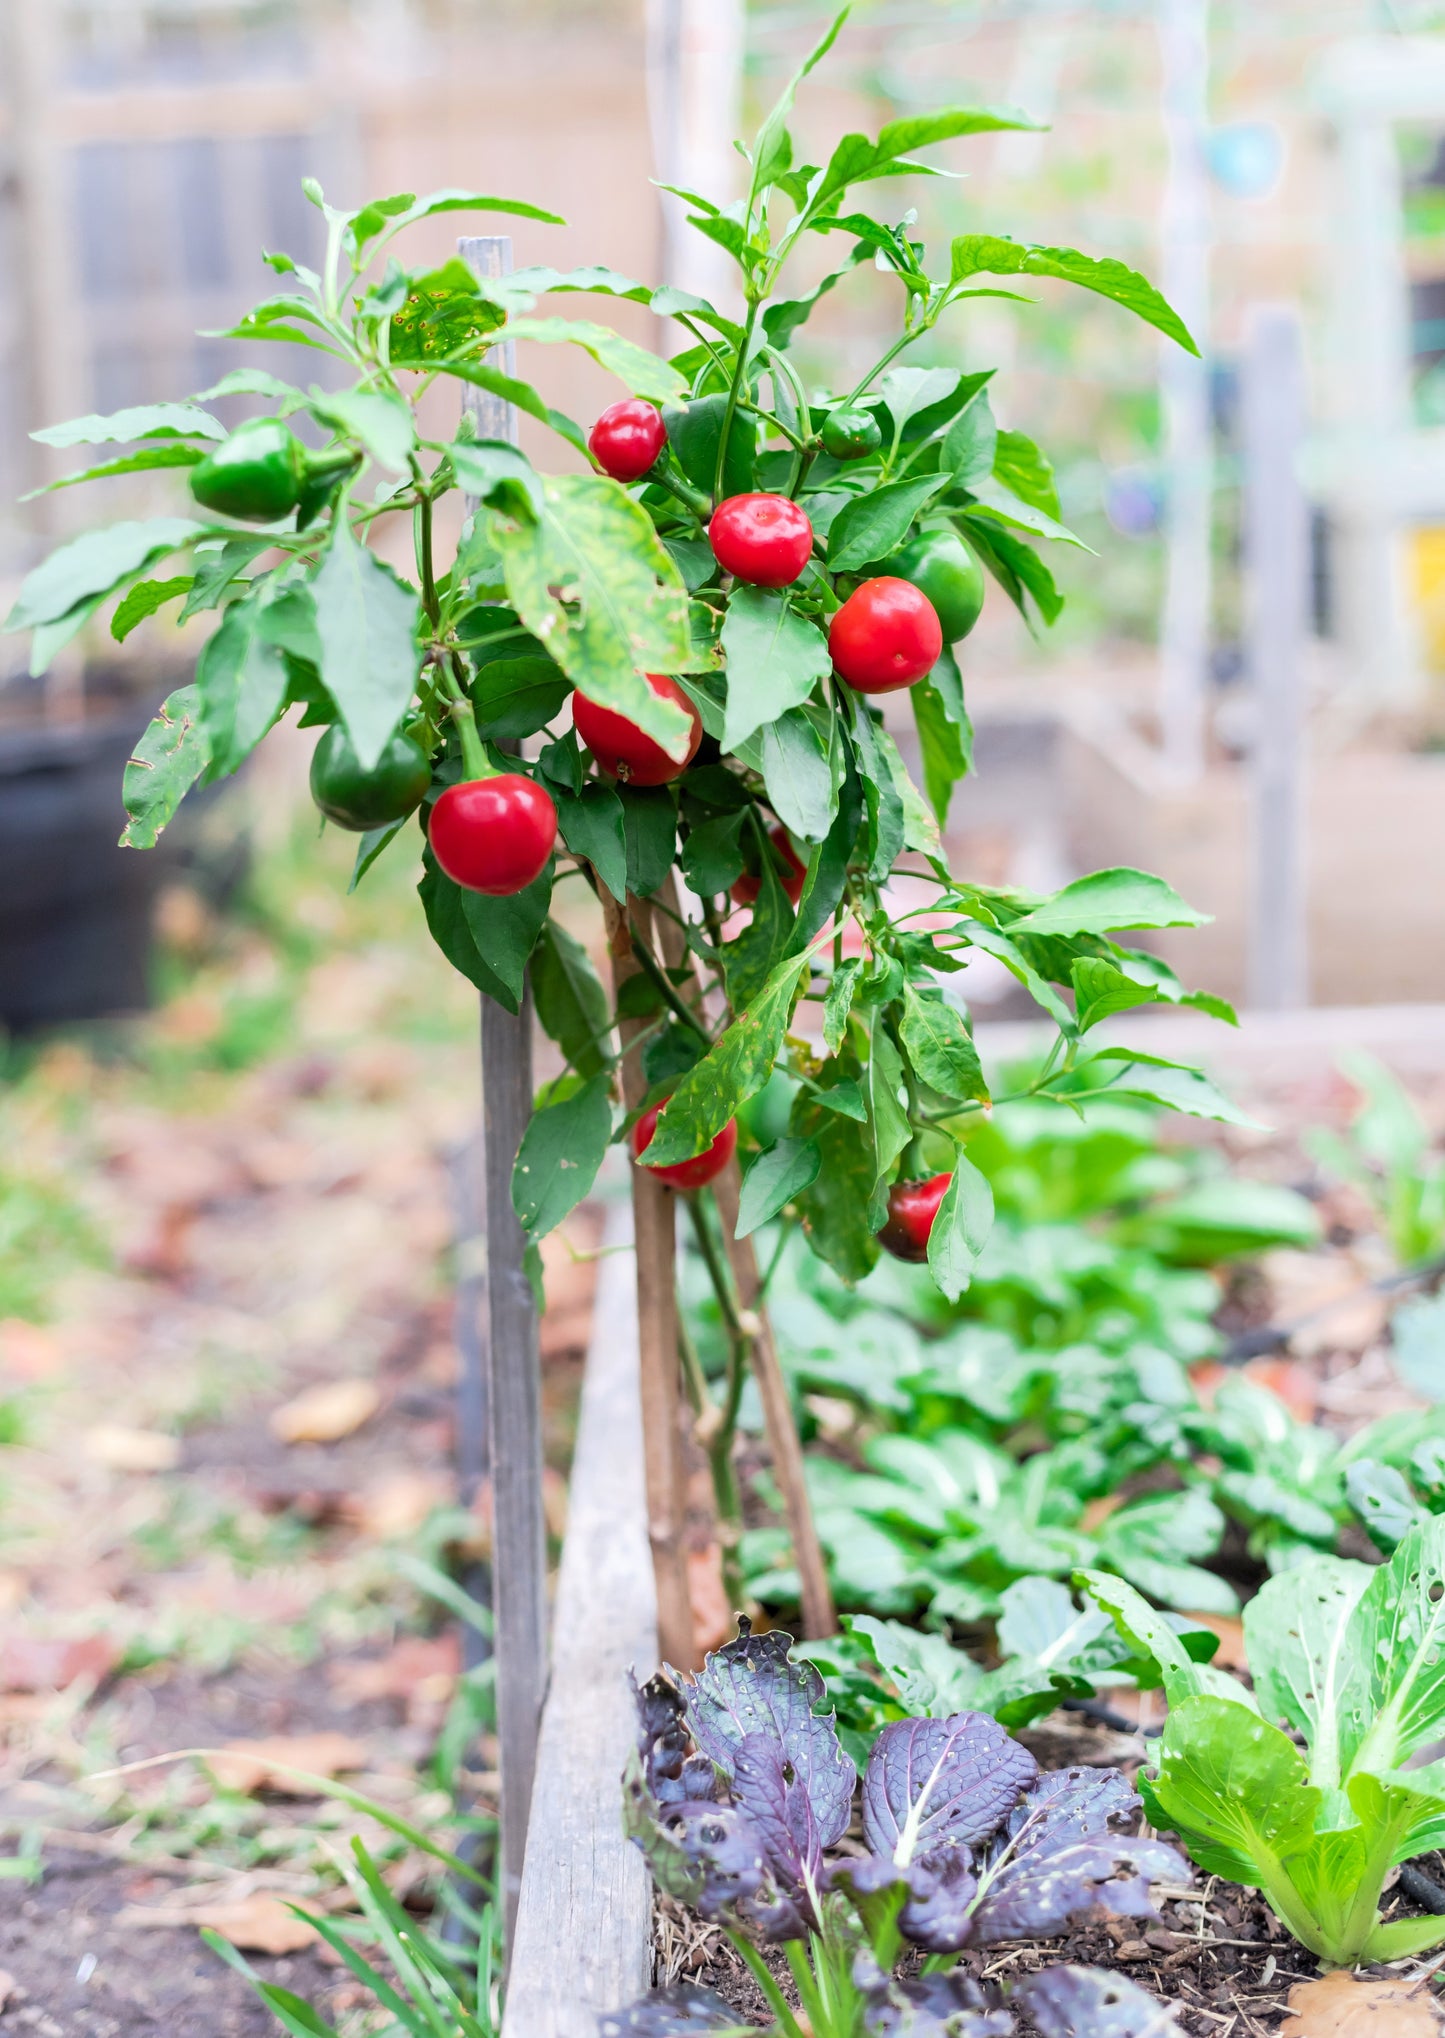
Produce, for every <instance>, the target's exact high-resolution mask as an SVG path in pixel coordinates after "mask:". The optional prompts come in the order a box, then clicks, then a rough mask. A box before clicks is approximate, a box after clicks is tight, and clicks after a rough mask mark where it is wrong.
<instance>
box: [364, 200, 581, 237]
mask: <svg viewBox="0 0 1445 2038" xmlns="http://www.w3.org/2000/svg"><path fill="white" fill-rule="evenodd" d="M439 212H505V213H510V214H512V215H513V216H514V217H516V218H519V219H536V220H540V221H541V222H542V223H543V225H544V226H561V225H562V223H563V222H562V220H561V219H560V218H559V217H558V215H557V214H556V213H555V212H544V211H543V210H542V209H541V207H540V206H537V205H527V204H525V203H524V202H523V201H522V200H521V199H519V198H492V197H487V196H484V195H483V194H482V193H481V192H478V191H456V190H450V189H448V190H445V191H432V192H430V193H429V194H428V195H427V196H426V197H425V198H416V197H414V196H413V195H412V193H411V192H410V191H403V192H400V193H399V194H398V195H397V196H396V197H395V198H378V199H376V200H375V201H374V203H372V204H371V205H364V206H363V207H362V208H361V210H360V212H357V213H354V214H353V215H352V217H351V220H350V221H349V223H348V225H347V230H346V237H347V239H348V241H349V242H350V243H351V245H352V246H353V247H354V248H356V249H357V251H358V252H360V251H362V250H364V249H365V248H366V247H367V245H368V244H369V243H370V242H371V241H373V240H375V238H376V236H377V235H378V234H379V233H381V232H382V231H383V230H384V229H388V230H389V231H388V233H387V238H388V239H389V238H390V236H391V234H392V233H399V232H400V231H401V229H402V228H403V227H408V226H414V225H415V224H416V222H417V221H418V220H419V219H431V218H433V217H434V216H435V215H436V214H437V213H439Z"/></svg>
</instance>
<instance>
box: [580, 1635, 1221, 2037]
mask: <svg viewBox="0 0 1445 2038" xmlns="http://www.w3.org/2000/svg"><path fill="white" fill-rule="evenodd" d="M791 1648H792V1641H791V1638H790V1637H789V1636H787V1635H784V1634H779V1633H776V1632H775V1633H770V1634H766V1635H757V1636H755V1635H754V1634H753V1633H752V1630H751V1624H750V1623H749V1622H748V1621H746V1620H740V1621H739V1623H738V1633H737V1637H736V1639H735V1640H734V1641H731V1642H729V1643H727V1645H726V1646H725V1647H724V1648H721V1649H719V1650H717V1651H716V1653H715V1654H713V1655H711V1656H709V1657H708V1658H707V1661H706V1663H705V1664H704V1666H703V1668H702V1670H701V1671H700V1672H698V1673H697V1674H696V1675H695V1676H686V1675H679V1674H678V1673H677V1672H675V1671H671V1670H669V1671H666V1672H663V1673H659V1674H658V1675H657V1676H655V1677H652V1678H650V1679H649V1680H648V1682H647V1683H646V1684H644V1685H641V1686H640V1687H638V1691H637V1704H638V1720H639V1731H638V1743H637V1748H636V1751H635V1753H634V1754H633V1755H632V1757H631V1758H630V1760H629V1762H628V1766H627V1770H626V1774H625V1776H624V1779H623V1788H624V1794H625V1810H624V1822H625V1825H626V1830H627V1832H628V1833H629V1835H630V1836H631V1838H632V1839H633V1840H635V1841H636V1843H637V1844H638V1846H640V1847H641V1848H642V1850H643V1852H644V1853H645V1854H646V1855H647V1858H648V1861H649V1863H650V1864H651V1867H652V1872H653V1876H654V1879H655V1880H656V1882H657V1883H658V1886H659V1887H660V1888H662V1889H664V1890H666V1891H667V1892H668V1893H669V1894H670V1895H672V1896H674V1897H676V1898H678V1899H679V1900H680V1901H682V1902H684V1903H687V1904H690V1905H692V1906H693V1907H694V1908H695V1909H696V1910H697V1911H698V1913H699V1914H700V1915H701V1916H702V1917H703V1918H705V1919H707V1920H709V1921H710V1922H712V1923H716V1924H719V1925H721V1926H722V1927H723V1929H724V1930H725V1931H726V1932H727V1934H728V1936H729V1938H730V1939H731V1941H732V1943H733V1945H734V1946H735V1947H736V1948H737V1950H738V1952H739V1954H740V1955H741V1956H742V1958H743V1960H744V1961H745V1962H746V1963H747V1965H748V1967H749V1968H750V1969H751V1971H752V1973H753V1976H754V1978H755V1979H756V1981H757V1983H758V1986H759V1988H760V1989H761V1990H762V1992H763V1994H764V1996H765V1997H766V1999H767V2001H768V2004H769V2007H770V2009H771V2010H772V2013H773V2016H774V2019H775V2022H774V2024H773V2025H772V2027H771V2028H772V2030H773V2031H774V2033H775V2034H777V2038H804V2034H805V2032H811V2034H812V2038H854V2034H856V2033H859V2032H862V2033H866V2034H867V2038H935V2034H936V2038H1006V2034H1008V2033H1010V2032H1012V2031H1013V2030H1014V2017H1013V2012H1012V2010H1011V2009H1010V2008H1009V2007H1008V2006H1007V2005H1005V2004H1004V2003H1002V2002H1001V2001H1000V2000H999V1999H998V1997H997V1994H996V1993H995V1994H994V1996H993V1997H990V1996H988V1995H986V1994H984V1993H983V1992H981V1991H980V1989H979V1987H978V1985H977V1984H976V1983H974V1982H973V1981H972V1980H970V1979H969V1978H968V1977H967V1976H965V1975H962V1974H960V1973H958V1972H957V1971H956V1970H954V1969H952V1968H951V1967H949V1966H948V1964H947V1962H948V1958H949V1956H951V1955H956V1954H957V1953H959V1952H960V1951H961V1950H962V1949H963V1948H964V1947H965V1946H986V1945H995V1944H999V1943H1003V1942H1007V1941H1010V1940H1018V1939H1046V1938H1051V1937H1054V1936H1056V1935H1058V1934H1061V1933H1064V1932H1068V1931H1074V1930H1077V1929H1078V1928H1079V1927H1081V1926H1085V1925H1090V1924H1093V1923H1095V1922H1097V1921H1098V1920H1100V1919H1103V1918H1107V1917H1111V1916H1119V1917H1129V1918H1138V1917H1152V1916H1153V1915H1154V1909H1153V1904H1152V1901H1151V1897H1150V1882H1151V1880H1152V1879H1159V1878H1168V1879H1170V1880H1176V1881H1177V1880H1180V1879H1187V1877H1188V1873H1189V1871H1188V1868H1187V1865H1186V1863H1185V1862H1184V1860H1183V1859H1182V1857H1181V1856H1180V1855H1179V1854H1177V1853H1176V1852H1175V1851H1174V1849H1173V1848H1172V1847H1168V1846H1165V1845H1164V1844H1163V1842H1161V1841H1159V1840H1155V1839H1149V1838H1144V1837H1141V1836H1140V1835H1139V1834H1138V1833H1137V1832H1136V1831H1135V1830H1134V1827H1135V1824H1136V1814H1137V1812H1138V1810H1139V1806H1140V1800H1139V1799H1138V1797H1137V1796H1136V1795H1135V1794H1134V1792H1133V1791H1132V1790H1131V1789H1130V1787H1129V1785H1128V1783H1127V1782H1126V1781H1125V1779H1124V1778H1123V1776H1121V1775H1120V1773H1119V1771H1118V1770H1116V1769H1067V1770H1060V1771H1055V1772H1051V1773H1044V1774H1041V1773H1040V1771H1039V1767H1038V1764H1037V1763H1036V1762H1035V1760H1034V1758H1033V1756H1032V1755H1031V1754H1030V1753H1029V1752H1028V1750H1027V1749H1026V1748H1024V1747H1022V1746H1021V1745H1020V1744H1019V1743H1018V1742H1017V1741H1015V1740H1013V1739H1012V1738H1011V1737H1010V1736H1009V1734H1008V1733H1007V1732H1006V1731H1005V1730H1004V1728H1002V1727H1001V1726H1000V1725H999V1724H998V1722H997V1720H995V1719H992V1718H991V1717H990V1716H989V1715H988V1714H986V1713H977V1712H957V1713H953V1714H950V1715H949V1717H948V1718H946V1719H908V1720H896V1721H894V1722H893V1723H892V1724H891V1725H889V1726H887V1727H886V1728H885V1729H884V1730H883V1732H882V1733H881V1734H880V1735H879V1736H878V1739H877V1741H876V1742H875V1744H874V1747H873V1750H872V1753H871V1755H870V1756H869V1759H868V1765H867V1768H866V1770H865V1772H864V1774H863V1778H862V1790H861V1802H860V1806H859V1831H860V1832H861V1844H860V1842H859V1841H858V1840H857V1839H855V1838H852V1837H851V1835H850V1828H851V1826H852V1817H853V1799H854V1791H855V1787H856V1784H857V1777H856V1772H855V1770H854V1768H853V1764H852V1763H851V1761H850V1760H849V1759H848V1757H847V1756H846V1755H845V1754H844V1752H843V1749H842V1747H841V1745H840V1743H839V1740H838V1735H837V1730H836V1727H835V1724H834V1718H833V1714H832V1713H831V1712H825V1711H824V1710H823V1706H824V1704H825V1703H826V1693H825V1690H824V1687H823V1681H822V1679H821V1678H820V1677H819V1675H818V1673H817V1671H816V1670H815V1669H814V1668H813V1666H812V1665H811V1664H809V1663H795V1662H794V1661H793V1659H792V1655H791V1653H790V1652H791ZM759 1942H763V1943H768V1942H772V1943H781V1944H782V1945H783V1947H784V1949H785V1953H786V1958H787V1961H788V1966H789V1969H790V1971H791V1973H792V1977H793V1981H794V1983H795V1985H796V1988H797V1992H798V1998H799V2002H800V2004H801V2010H802V2017H801V2018H800V2016H799V2014H798V2012H796V2011H795V2010H793V2009H792V2008H791V2007H790V2005H789V2003H788V2001H787V2000H786V1998H785V1997H784V1995H783V1992H782V1989H781V1988H780V1986H779V1984H778V1980H777V1978H776V1977H775V1975H774V1974H773V1972H772V1970H771V1968H770V1967H769V1966H768V1964H767V1962H766V1961H765V1960H764V1958H763V1956H762V1953H761V1952H760V1950H759ZM908 1944H912V1945H914V1946H917V1947H920V1948H921V1949H923V1950H924V1951H925V1952H926V1953H928V1954H929V1955H931V1956H933V1958H932V1959H931V1960H930V1962H929V1971H928V1972H927V1973H925V1974H924V1975H922V1976H913V1977H911V1978H908V1979H904V1978H901V1977H899V1976H898V1975H897V1974H895V1972H894V1970H895V1968H896V1966H897V1964H898V1961H899V1958H900V1956H901V1954H902V1953H903V1952H904V1950H905V1947H906V1946H907V1945H908ZM1045 1983H1048V1984H1049V1985H1048V1986H1047V1987H1046V1986H1045ZM1026 1987H1027V1991H1028V2000H1029V2004H1030V2012H1031V2015H1032V2016H1033V2018H1034V2020H1035V2022H1036V2023H1037V2024H1038V2025H1039V2028H1040V2029H1043V2030H1046V2031H1048V2032H1050V2033H1057V2034H1058V2038H1133V2034H1134V2033H1135V2032H1136V2031H1137V2032H1139V2033H1141V2034H1142V2033H1145V2032H1147V2033H1149V2034H1151V2038H1152V2034H1155V2033H1160V2034H1162V2033H1166V2032H1169V2031H1172V2030H1176V2029H1177V2026H1176V2025H1175V2024H1174V2022H1173V2018H1172V2015H1171V2013H1170V2012H1168V2011H1167V2010H1165V2009H1164V2008H1163V2006H1162V2005H1160V2004H1159V2003H1157V2002H1155V2001H1154V1999H1153V1998H1152V1997H1150V1996H1148V1995H1146V1994H1145V1993H1144V1992H1143V1991H1142V1990H1140V1989H1138V1988H1136V1987H1134V1985H1133V1984H1132V1983H1130V1982H1126V1981H1123V1980H1121V1979H1116V1978H1115V1977H1113V1976H1110V1975H1108V1974H1103V1973H1102V1972H1100V1971H1098V1970H1094V1969H1087V1968H1056V1969H1051V1970H1049V1971H1048V1972H1047V1974H1045V1975H1043V1976H1036V1977H1033V1978H1032V1979H1031V1980H1030V1982H1029V1983H1028V1984H1027V1985H1026ZM735 2016H736V2013H735V2012H732V2011H730V2010H729V2009H728V2007H727V2005H726V2004H725V2003H723V2002H722V2001H721V1999H720V1998H718V1997H715V1996H711V1995H709V1994H708V1992H707V1991H699V1990H696V1989H693V1990H690V1991H687V1992H685V1995H684V1996H677V1997H676V2000H675V2002H673V2001H672V2000H670V1999H662V1998H659V1997H657V1996H652V1997H646V1998H644V1999H643V2001H642V2002H641V2003H638V2004H634V2005H632V2007H631V2008H630V2009H629V2010H627V2011H621V2012H618V2013H616V2015H615V2016H614V2017H613V2018H612V2019H611V2020H610V2022H608V2023H607V2024H606V2025H605V2026H604V2028H605V2029H606V2030H608V2031H616V2032H618V2033H621V2032H625V2031H645V2032H649V2033H652V2034H654V2038H669V2034H671V2033H674V2032H678V2033H681V2032H684V2031H692V2030H697V2029H711V2030H730V2029H734V2028H743V2029H747V2028H751V2027H747V2026H741V2027H739V2026H737V2025H736V2023H735V2022H734V2023H731V2024H730V2023H729V2022H728V2021H727V2019H728V2018H729V2017H732V2018H734V2019H735ZM629 2019H631V2020H632V2021H628V2020H629ZM719 2020H721V2021H719Z"/></svg>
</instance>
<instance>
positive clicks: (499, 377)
mask: <svg viewBox="0 0 1445 2038" xmlns="http://www.w3.org/2000/svg"><path fill="white" fill-rule="evenodd" d="M432 365H433V367H434V368H435V369H437V370H438V372H440V373H441V374H444V375H454V376H455V377H456V378H457V380H458V381H459V382H470V383H471V384H472V386H473V387H474V388H476V389H485V390H486V391H487V393H488V395H489V396H500V397H501V399H502V401H503V402H504V403H511V404H515V405H516V407H517V409H518V410H524V411H525V412H526V413H527V415H528V417H534V418H536V419H537V421H538V423H539V424H544V425H549V426H550V427H551V429H552V430H553V431H554V432H556V433H557V434H558V435H559V437H561V438H564V439H565V440H566V441H567V443H568V445H569V446H575V447H576V449H577V451H578V452H579V453H583V454H585V453H586V450H587V440H586V436H585V435H584V433H583V430H582V427H581V426H580V425H579V424H576V423H574V422H573V420H572V419H571V418H569V417H568V416H567V415H566V413H565V412H564V411H560V410H553V409H552V407H551V405H550V404H548V403H546V402H544V401H543V399H542V397H541V396H540V395H539V394H538V393H537V391H536V390H535V389H534V388H533V387H532V385H531V383H530V382H524V381H523V380H522V379H521V377H520V376H519V375H508V374H505V373H504V372H503V370H502V369H500V368H493V367H492V366H491V364H490V363H489V362H487V361H477V360H472V359H470V358H466V357H463V358H462V359H453V358H451V357H447V358H444V359H442V360H440V361H436V362H433V364H432Z"/></svg>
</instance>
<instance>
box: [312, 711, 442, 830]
mask: <svg viewBox="0 0 1445 2038" xmlns="http://www.w3.org/2000/svg"><path fill="white" fill-rule="evenodd" d="M430 784H431V765H430V764H429V763H428V761H427V756H426V752H425V751H424V750H423V749H422V747H421V745H420V744H419V743H418V742H417V741H416V739H415V738H414V737H412V736H406V735H403V734H402V733H401V732H400V731H398V732H397V733H396V734H395V735H394V736H392V738H391V740H390V742H389V743H388V744H387V746H386V748H385V749H384V750H383V751H382V753H381V756H380V757H379V758H378V759H377V761H376V763H375V764H374V765H373V766H372V767H371V769H370V771H367V770H364V769H363V767H362V764H361V760H360V759H359V758H358V757H357V754H356V752H355V751H354V750H353V749H352V747H351V738H350V737H349V736H348V735H347V733H346V731H345V729H344V728H343V727H342V725H341V723H340V722H333V723H332V725H331V727H330V728H329V729H328V730H327V731H326V733H325V735H324V736H323V737H322V738H321V741H320V742H319V743H318V744H317V746H316V748H315V750H314V751H313V752H312V755H311V797H312V799H313V800H315V802H316V804H317V806H318V807H320V809H321V811H322V813H323V814H324V815H325V816H326V818H327V820H328V821H334V822H335V823H336V825H337V827H338V828H349V829H351V831H352V832H353V834H357V835H360V834H364V833H365V831H366V830H367V829H368V828H385V827H387V826H389V824H390V823H391V822H393V821H403V820H405V818H406V816H407V815H408V814H409V813H411V811H412V810H413V808H415V807H419V806H420V805H421V802H422V797H423V795H424V794H425V792H426V789H427V787H428V786H429V785H430Z"/></svg>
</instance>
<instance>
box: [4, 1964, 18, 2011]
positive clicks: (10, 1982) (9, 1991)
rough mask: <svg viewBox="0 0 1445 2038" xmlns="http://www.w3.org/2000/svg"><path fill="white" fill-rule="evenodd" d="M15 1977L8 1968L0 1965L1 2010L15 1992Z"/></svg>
mask: <svg viewBox="0 0 1445 2038" xmlns="http://www.w3.org/2000/svg"><path fill="white" fill-rule="evenodd" d="M15 1986H16V1984H15V1977H14V1975H13V1974H11V1973H10V1971H9V1970H8V1968H4V1967H0V2010H3V2009H4V2007H5V2005H6V2004H7V2003H8V2002H9V2000H10V1998H11V1996H13V1995H14V1993H15Z"/></svg>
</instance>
